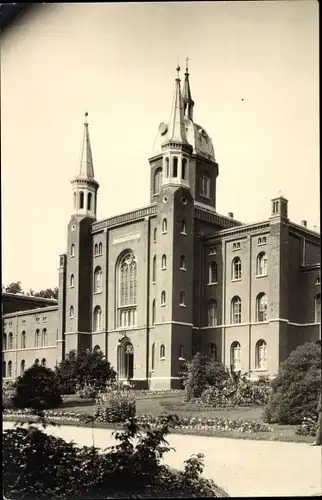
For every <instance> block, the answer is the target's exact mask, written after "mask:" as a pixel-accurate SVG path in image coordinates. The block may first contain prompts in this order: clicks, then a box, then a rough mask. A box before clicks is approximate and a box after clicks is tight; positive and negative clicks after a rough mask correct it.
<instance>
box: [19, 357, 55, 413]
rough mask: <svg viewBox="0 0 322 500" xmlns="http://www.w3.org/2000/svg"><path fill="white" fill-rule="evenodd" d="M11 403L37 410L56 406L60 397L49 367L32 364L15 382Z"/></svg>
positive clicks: (53, 375)
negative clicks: (14, 391)
mask: <svg viewBox="0 0 322 500" xmlns="http://www.w3.org/2000/svg"><path fill="white" fill-rule="evenodd" d="M15 388H16V393H15V395H14V397H13V404H14V406H15V407H16V408H31V409H34V410H37V411H43V410H48V409H53V408H57V407H58V406H59V405H60V404H61V403H62V397H61V393H60V390H59V386H58V380H57V378H56V375H55V373H54V372H53V370H50V368H46V367H44V366H38V365H33V366H32V367H31V368H28V369H27V370H26V371H25V372H24V374H23V375H22V376H21V377H18V379H17V381H16V383H15Z"/></svg>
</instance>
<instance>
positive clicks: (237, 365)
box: [230, 342, 241, 371]
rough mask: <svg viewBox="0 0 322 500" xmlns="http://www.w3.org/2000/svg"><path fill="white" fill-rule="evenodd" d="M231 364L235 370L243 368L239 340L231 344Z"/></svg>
mask: <svg viewBox="0 0 322 500" xmlns="http://www.w3.org/2000/svg"><path fill="white" fill-rule="evenodd" d="M230 365H231V368H232V369H233V370H234V371H240V369H241V360H240V343H239V342H233V343H232V344H231V346H230Z"/></svg>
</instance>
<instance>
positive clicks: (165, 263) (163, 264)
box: [161, 254, 167, 270]
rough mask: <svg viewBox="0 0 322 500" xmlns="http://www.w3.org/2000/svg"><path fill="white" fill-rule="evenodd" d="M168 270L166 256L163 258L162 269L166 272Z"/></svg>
mask: <svg viewBox="0 0 322 500" xmlns="http://www.w3.org/2000/svg"><path fill="white" fill-rule="evenodd" d="M166 268H167V256H166V255H165V254H163V255H162V257H161V269H162V270H164V269H166Z"/></svg>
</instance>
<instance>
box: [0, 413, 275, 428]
mask: <svg viewBox="0 0 322 500" xmlns="http://www.w3.org/2000/svg"><path fill="white" fill-rule="evenodd" d="M44 414H45V417H46V418H48V419H50V420H52V421H54V422H61V423H63V422H75V423H82V422H84V420H86V418H88V421H89V420H90V417H86V416H85V415H84V414H80V413H74V412H61V413H58V412H55V411H45V412H44ZM18 418H21V419H30V420H34V419H36V418H37V417H36V416H35V415H33V414H32V411H31V410H4V411H3V419H4V420H12V419H18ZM137 421H138V424H139V425H141V426H146V425H148V424H149V425H150V426H151V427H152V428H158V427H159V426H160V425H161V421H162V417H161V416H156V415H150V414H143V415H138V416H137ZM94 422H96V420H94ZM174 428H175V429H177V428H182V429H191V430H193V429H196V430H210V431H211V430H212V431H217V432H218V431H233V432H236V433H252V432H253V433H258V432H270V431H271V428H270V427H269V426H268V425H267V424H262V423H261V422H258V421H256V420H242V419H236V420H230V419H226V418H221V417H215V418H195V417H178V422H177V424H176V425H175V426H174Z"/></svg>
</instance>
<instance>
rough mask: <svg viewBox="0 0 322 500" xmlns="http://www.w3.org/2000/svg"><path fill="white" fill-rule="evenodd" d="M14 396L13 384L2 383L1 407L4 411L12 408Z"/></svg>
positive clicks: (14, 387) (14, 388)
mask: <svg viewBox="0 0 322 500" xmlns="http://www.w3.org/2000/svg"><path fill="white" fill-rule="evenodd" d="M15 394H16V386H15V383H14V382H11V381H10V382H7V381H6V382H3V383H2V407H3V408H4V409H9V408H14V400H13V398H14V396H15Z"/></svg>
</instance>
